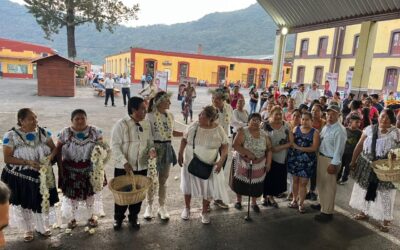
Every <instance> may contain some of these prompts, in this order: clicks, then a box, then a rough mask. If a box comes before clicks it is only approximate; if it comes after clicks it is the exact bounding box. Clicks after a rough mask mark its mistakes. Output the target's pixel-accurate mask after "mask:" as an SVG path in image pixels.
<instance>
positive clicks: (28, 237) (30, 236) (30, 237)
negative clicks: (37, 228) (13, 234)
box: [24, 231, 34, 242]
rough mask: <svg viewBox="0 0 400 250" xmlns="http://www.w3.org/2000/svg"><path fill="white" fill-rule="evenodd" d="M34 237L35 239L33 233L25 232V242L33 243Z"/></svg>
mask: <svg viewBox="0 0 400 250" xmlns="http://www.w3.org/2000/svg"><path fill="white" fill-rule="evenodd" d="M33 239H34V237H33V232H32V231H29V232H25V234H24V242H31V241H33Z"/></svg>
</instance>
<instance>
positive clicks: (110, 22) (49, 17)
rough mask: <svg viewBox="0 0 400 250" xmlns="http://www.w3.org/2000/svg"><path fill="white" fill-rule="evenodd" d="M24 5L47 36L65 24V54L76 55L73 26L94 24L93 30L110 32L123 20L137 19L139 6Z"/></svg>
mask: <svg viewBox="0 0 400 250" xmlns="http://www.w3.org/2000/svg"><path fill="white" fill-rule="evenodd" d="M24 1H25V3H26V8H28V10H29V13H31V14H32V15H33V16H34V17H35V19H36V22H37V23H38V24H39V25H40V27H41V28H42V29H43V31H44V33H45V37H46V38H47V39H50V38H51V36H52V35H53V34H57V33H58V32H59V30H60V28H63V27H67V28H72V30H70V29H67V36H68V56H69V57H75V56H76V52H75V33H74V31H75V30H74V28H75V27H76V26H79V25H82V24H84V23H94V25H95V27H96V30H98V31H101V30H103V28H106V29H107V30H109V31H110V32H113V31H114V27H115V26H117V25H118V24H119V23H121V22H124V21H129V20H130V19H136V18H137V16H136V13H137V12H138V11H139V6H138V5H137V4H136V5H133V7H131V8H130V7H127V6H125V5H124V4H123V3H122V1H119V0H24Z"/></svg>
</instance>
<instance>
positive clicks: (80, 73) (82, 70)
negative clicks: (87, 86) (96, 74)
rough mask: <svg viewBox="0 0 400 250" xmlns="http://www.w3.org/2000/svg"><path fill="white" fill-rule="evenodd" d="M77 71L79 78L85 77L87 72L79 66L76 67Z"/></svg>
mask: <svg viewBox="0 0 400 250" xmlns="http://www.w3.org/2000/svg"><path fill="white" fill-rule="evenodd" d="M75 73H76V77H77V78H84V77H85V73H86V72H85V69H84V68H81V67H78V68H76V71H75Z"/></svg>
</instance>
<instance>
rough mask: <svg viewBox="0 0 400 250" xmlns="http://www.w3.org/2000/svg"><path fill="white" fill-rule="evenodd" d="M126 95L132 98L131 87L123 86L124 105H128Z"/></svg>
mask: <svg viewBox="0 0 400 250" xmlns="http://www.w3.org/2000/svg"><path fill="white" fill-rule="evenodd" d="M126 97H128V100H129V99H130V98H131V89H130V88H122V98H123V99H124V106H125V105H126V102H127V100H126Z"/></svg>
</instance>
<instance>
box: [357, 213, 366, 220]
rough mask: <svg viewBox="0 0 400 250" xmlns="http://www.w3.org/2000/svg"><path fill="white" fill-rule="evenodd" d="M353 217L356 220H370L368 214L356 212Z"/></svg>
mask: <svg viewBox="0 0 400 250" xmlns="http://www.w3.org/2000/svg"><path fill="white" fill-rule="evenodd" d="M353 219H355V220H368V219H369V217H368V215H366V214H356V215H354V216H353Z"/></svg>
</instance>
